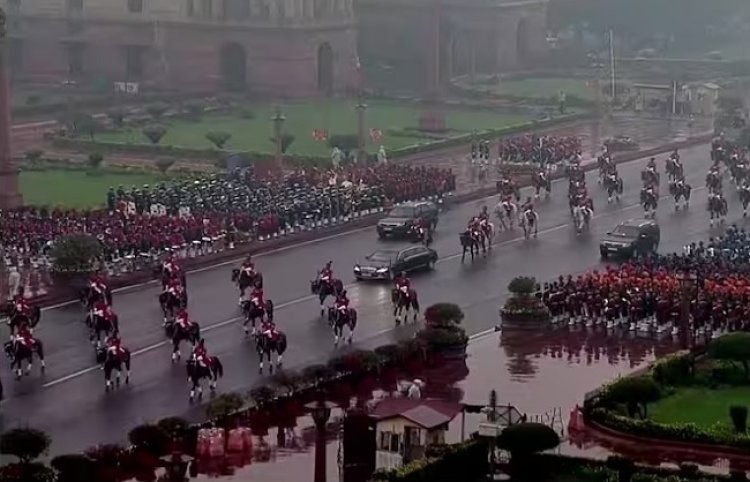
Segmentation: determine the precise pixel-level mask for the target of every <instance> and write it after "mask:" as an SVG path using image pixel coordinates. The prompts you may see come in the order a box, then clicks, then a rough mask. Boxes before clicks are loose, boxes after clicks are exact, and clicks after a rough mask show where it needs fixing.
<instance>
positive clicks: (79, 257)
mask: <svg viewBox="0 0 750 482" xmlns="http://www.w3.org/2000/svg"><path fill="white" fill-rule="evenodd" d="M101 254H102V245H101V243H100V242H99V240H98V239H96V238H95V237H94V236H90V235H88V234H70V235H67V236H61V237H60V238H58V239H57V240H55V242H54V244H53V245H52V251H51V252H50V256H51V257H52V269H53V271H56V272H59V273H88V272H91V271H92V270H93V267H94V261H95V260H96V259H97V258H98V257H99V256H101Z"/></svg>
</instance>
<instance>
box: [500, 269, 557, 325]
mask: <svg viewBox="0 0 750 482" xmlns="http://www.w3.org/2000/svg"><path fill="white" fill-rule="evenodd" d="M536 287H537V284H536V280H535V279H534V278H532V277H529V276H519V277H517V278H513V279H512V280H511V282H510V283H509V284H508V291H510V293H511V296H510V298H508V301H506V302H505V305H504V306H503V307H502V309H501V310H500V316H501V318H502V320H503V323H504V324H505V323H511V324H516V323H518V324H520V325H527V324H538V323H546V322H548V321H549V320H550V313H549V309H548V308H547V307H546V306H545V305H544V303H542V300H541V299H539V298H537V297H536V296H534V292H535V291H536Z"/></svg>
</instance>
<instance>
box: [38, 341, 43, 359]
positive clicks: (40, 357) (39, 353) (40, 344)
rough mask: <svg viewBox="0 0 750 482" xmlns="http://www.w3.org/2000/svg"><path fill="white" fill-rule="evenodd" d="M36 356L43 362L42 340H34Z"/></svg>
mask: <svg viewBox="0 0 750 482" xmlns="http://www.w3.org/2000/svg"><path fill="white" fill-rule="evenodd" d="M36 354H37V355H39V359H40V360H44V344H43V343H42V340H36Z"/></svg>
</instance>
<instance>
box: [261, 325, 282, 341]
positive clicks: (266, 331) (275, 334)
mask: <svg viewBox="0 0 750 482" xmlns="http://www.w3.org/2000/svg"><path fill="white" fill-rule="evenodd" d="M260 334H261V336H265V337H268V339H269V340H270V341H272V342H276V341H278V340H279V337H280V336H281V332H280V331H279V330H278V328H276V324H275V323H274V322H273V321H264V322H263V325H262V326H261V329H260Z"/></svg>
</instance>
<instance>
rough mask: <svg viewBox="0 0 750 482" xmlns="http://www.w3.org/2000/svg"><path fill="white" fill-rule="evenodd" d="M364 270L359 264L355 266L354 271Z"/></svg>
mask: <svg viewBox="0 0 750 482" xmlns="http://www.w3.org/2000/svg"><path fill="white" fill-rule="evenodd" d="M361 270H362V269H361V268H360V267H359V265H358V264H355V265H354V271H361Z"/></svg>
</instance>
